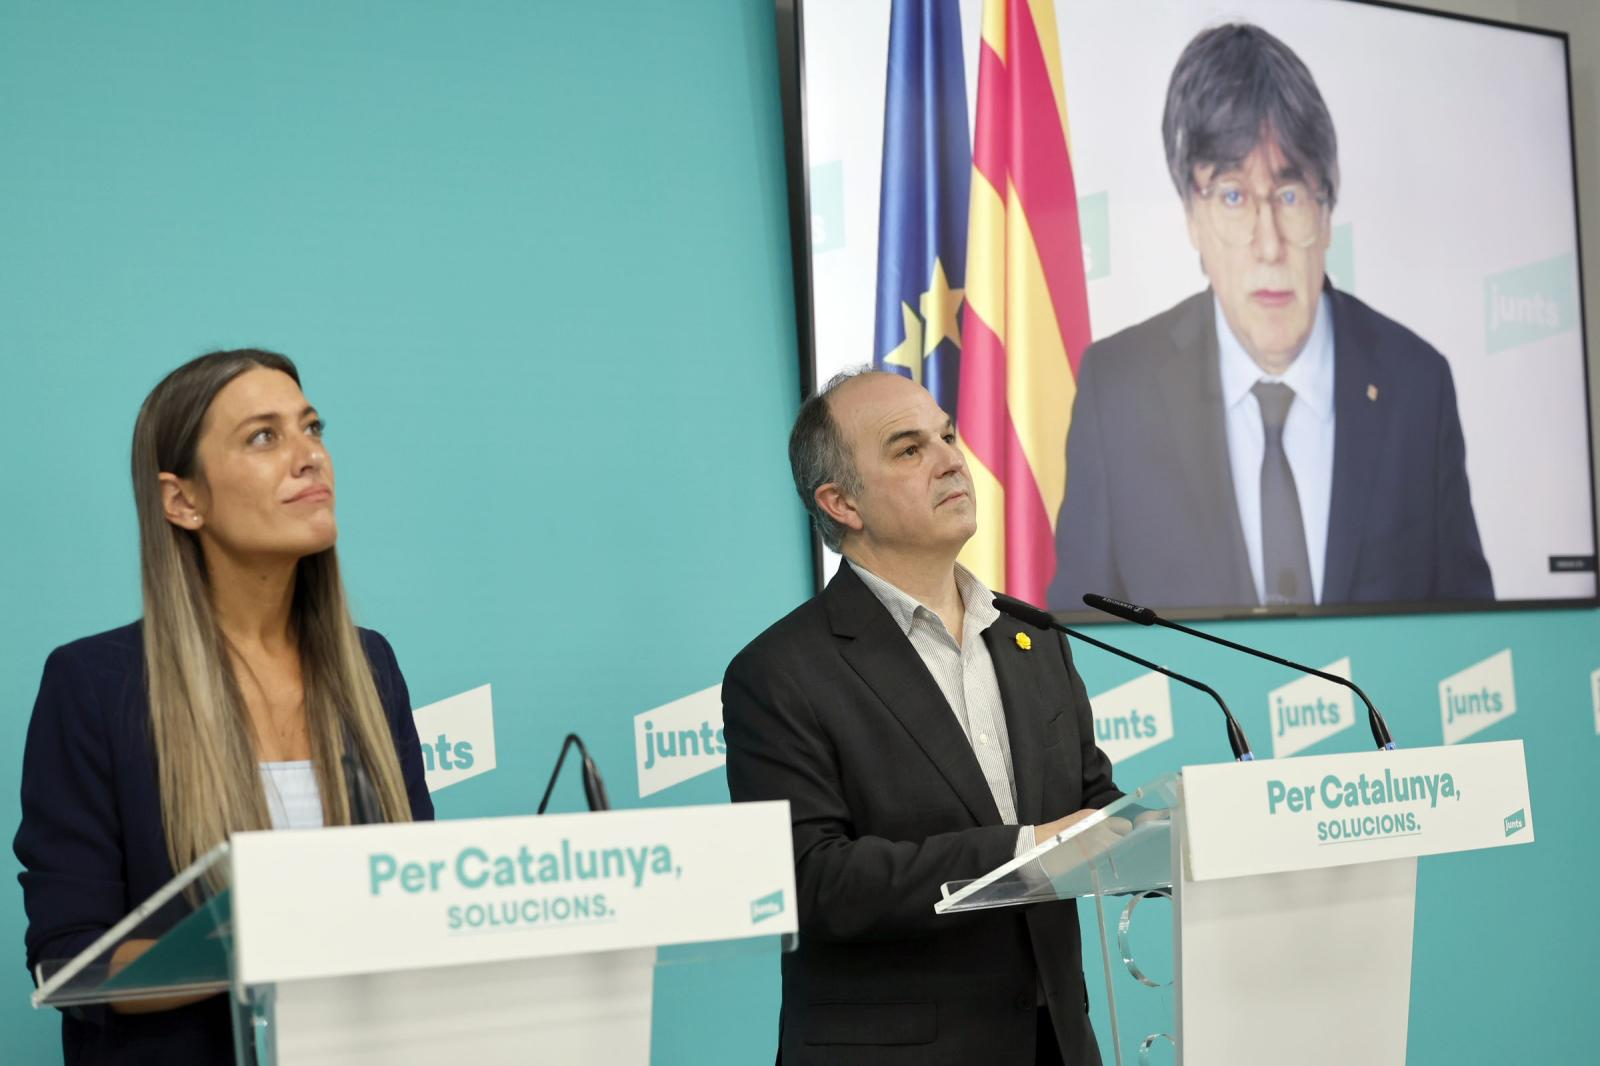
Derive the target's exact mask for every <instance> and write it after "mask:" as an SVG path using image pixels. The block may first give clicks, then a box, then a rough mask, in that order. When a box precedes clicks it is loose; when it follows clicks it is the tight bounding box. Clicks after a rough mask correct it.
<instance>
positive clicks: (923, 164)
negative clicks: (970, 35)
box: [872, 0, 972, 418]
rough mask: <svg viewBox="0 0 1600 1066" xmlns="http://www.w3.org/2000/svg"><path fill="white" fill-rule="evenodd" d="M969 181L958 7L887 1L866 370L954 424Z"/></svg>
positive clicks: (947, 0) (930, 0) (951, 0)
mask: <svg viewBox="0 0 1600 1066" xmlns="http://www.w3.org/2000/svg"><path fill="white" fill-rule="evenodd" d="M971 173H972V149H971V146H970V144H969V142H968V140H967V71H966V65H965V63H964V62H963V60H962V51H961V11H960V8H959V7H958V6H957V3H956V0H894V3H893V5H892V6H891V8H890V14H889V62H888V77H887V82H886V84H885V95H884V108H883V178H882V183H881V186H880V195H879V199H878V204H879V217H878V291H877V321H876V325H875V328H874V330H873V333H874V336H873V347H872V355H873V359H872V362H873V365H874V366H876V367H878V368H879V369H881V370H889V371H892V372H894V373H897V374H901V375H903V376H905V377H909V378H910V379H911V380H912V381H915V382H917V383H918V384H920V385H922V386H924V387H925V388H927V390H928V391H929V392H931V393H932V394H933V397H934V399H936V400H937V401H939V406H940V407H943V408H944V409H945V410H946V411H947V412H949V414H950V416H951V417H952V418H955V417H957V411H956V402H957V387H958V382H959V380H960V366H961V363H960V359H961V325H960V316H959V313H958V312H959V311H960V308H961V284H962V282H961V279H962V276H963V274H964V273H965V271H966V259H967V202H968V199H969V195H970V194H969V192H968V189H967V182H968V179H969V177H970V175H971Z"/></svg>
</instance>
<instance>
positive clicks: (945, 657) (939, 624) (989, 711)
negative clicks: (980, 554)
mask: <svg viewBox="0 0 1600 1066" xmlns="http://www.w3.org/2000/svg"><path fill="white" fill-rule="evenodd" d="M850 566H851V569H853V570H855V572H856V573H857V574H858V575H860V577H861V580H862V581H863V582H864V583H865V584H866V586H867V588H869V589H871V590H872V594H873V595H874V596H876V597H877V598H878V601H879V602H880V603H882V604H883V606H884V607H885V608H886V609H887V610H888V612H889V615H890V617H892V618H893V619H894V621H895V624H896V625H898V626H899V627H900V631H901V632H902V633H904V634H905V635H906V639H907V640H909V641H911V646H912V647H913V648H915V649H916V652H917V657H918V658H920V659H921V660H922V665H923V666H925V667H927V669H928V673H929V674H931V675H932V676H933V680H934V683H935V684H936V685H938V686H939V691H940V692H941V693H943V694H944V698H945V702H946V703H948V704H949V705H950V710H951V711H953V712H954V713H955V716H956V722H957V723H959V724H960V726H961V731H962V732H963V733H965V734H966V737H967V743H968V744H970V745H972V754H973V755H975V756H976V757H977V759H978V766H979V768H980V769H982V770H983V777H984V780H985V781H987V782H988V783H989V792H990V793H991V794H992V795H993V796H994V804H995V806H996V807H998V808H999V809H1000V818H1001V820H1002V821H1004V822H1005V823H1006V824H1007V825H1016V824H1017V786H1016V776H1015V773H1014V771H1013V769H1012V764H1011V740H1010V737H1009V736H1008V734H1007V733H1006V713H1005V707H1004V705H1002V703H1001V701H1000V680H999V678H997V677H996V676H995V672H994V660H993V659H991V658H990V657H989V645H988V644H987V643H985V642H984V639H983V631H984V630H985V629H988V628H989V627H990V626H992V625H994V623H995V622H996V621H998V620H999V618H1000V612H999V611H998V610H997V609H996V608H995V605H994V593H993V592H991V591H990V590H989V588H988V587H987V586H986V585H984V583H983V582H982V581H979V580H978V578H977V576H976V575H974V574H973V573H972V571H970V570H968V569H967V568H966V567H964V566H962V565H961V564H960V563H957V564H956V589H957V591H959V592H960V593H961V603H962V605H963V606H964V607H965V609H966V618H965V620H964V621H963V622H962V626H961V641H960V643H957V642H956V639H955V637H953V636H951V634H950V630H949V629H947V628H946V627H945V624H944V620H943V619H941V618H940V617H939V616H938V614H936V613H935V612H934V611H933V610H932V609H931V608H929V607H928V606H927V605H926V604H924V603H921V602H920V601H918V600H917V599H915V598H914V597H912V596H911V595H910V594H909V593H907V592H905V591H903V590H901V589H899V588H896V587H895V586H894V585H891V584H890V583H889V582H887V581H885V580H884V579H883V578H881V577H879V576H878V575H877V574H874V573H873V572H872V571H870V570H868V569H867V568H866V567H864V566H862V565H861V564H860V563H857V562H855V561H854V560H851V562H850ZM1033 846H1034V838H1033V826H1031V825H1025V826H1022V827H1021V829H1020V831H1019V832H1018V834H1017V848H1016V852H1015V854H1017V855H1021V854H1022V853H1023V852H1025V851H1029V850H1031V849H1032V848H1033Z"/></svg>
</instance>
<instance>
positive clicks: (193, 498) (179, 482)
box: [157, 474, 205, 531]
mask: <svg viewBox="0 0 1600 1066" xmlns="http://www.w3.org/2000/svg"><path fill="white" fill-rule="evenodd" d="M157 476H158V477H159V478H160V479H161V510H162V512H163V513H164V514H165V515H166V516H167V521H168V522H171V523H172V524H173V525H175V526H177V527H178V528H179V529H187V530H191V531H192V530H197V529H199V528H200V527H201V526H202V525H204V524H205V515H204V514H202V513H201V509H200V494H199V492H198V491H196V489H195V486H194V485H193V484H192V483H191V482H189V481H186V480H185V479H183V478H181V477H179V476H178V475H177V474H158V475H157Z"/></svg>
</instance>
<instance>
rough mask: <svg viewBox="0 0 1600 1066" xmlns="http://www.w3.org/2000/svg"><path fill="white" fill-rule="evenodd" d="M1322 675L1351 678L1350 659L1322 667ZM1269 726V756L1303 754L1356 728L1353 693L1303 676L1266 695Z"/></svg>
mask: <svg viewBox="0 0 1600 1066" xmlns="http://www.w3.org/2000/svg"><path fill="white" fill-rule="evenodd" d="M1322 672H1323V673H1325V674H1333V675H1334V676H1335V677H1342V678H1344V679H1345V680H1346V681H1348V680H1349V679H1350V658H1349V656H1346V657H1345V658H1343V659H1340V660H1339V661H1338V662H1332V663H1329V664H1328V665H1327V666H1324V667H1322ZM1267 713H1268V714H1269V715H1270V716H1271V724H1272V757H1273V758H1274V759H1282V758H1285V757H1286V756H1289V755H1294V754H1295V753H1297V752H1301V751H1305V750H1306V749H1307V748H1309V747H1311V745H1313V744H1315V743H1317V742H1318V741H1322V740H1327V739H1328V738H1329V737H1331V736H1333V735H1334V734H1335V733H1342V732H1344V731H1345V730H1346V729H1349V728H1350V727H1351V726H1353V725H1355V722H1356V712H1355V693H1353V692H1351V691H1350V690H1349V689H1347V688H1344V687H1342V686H1340V685H1335V684H1334V683H1333V682H1331V681H1324V680H1322V678H1320V677H1302V678H1300V679H1299V680H1298V681H1291V682H1289V683H1288V684H1287V685H1283V686H1282V687H1280V688H1275V689H1273V690H1272V691H1271V692H1269V693H1267Z"/></svg>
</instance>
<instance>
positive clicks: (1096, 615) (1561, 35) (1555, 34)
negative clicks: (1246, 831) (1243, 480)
mask: <svg viewBox="0 0 1600 1066" xmlns="http://www.w3.org/2000/svg"><path fill="white" fill-rule="evenodd" d="M775 2H776V11H777V43H778V77H779V83H780V94H781V103H782V113H783V141H784V167H785V170H786V172H787V176H788V193H789V195H788V201H789V247H790V256H791V268H792V274H793V278H794V306H795V338H796V342H797V344H796V347H797V349H798V355H799V361H800V397H801V399H802V400H803V399H804V398H805V397H807V396H809V395H811V394H812V392H814V391H815V390H816V388H817V384H818V383H817V380H816V378H817V369H816V366H817V363H816V346H815V330H814V325H813V322H814V316H813V310H814V308H813V302H812V282H811V259H812V255H811V189H810V168H809V165H808V154H807V146H806V131H805V113H806V111H805V33H804V27H805V0H775ZM1342 2H1344V3H1353V4H1361V5H1363V6H1366V7H1380V8H1387V9H1390V10H1394V11H1403V12H1407V13H1410V14H1416V15H1426V16H1429V17H1432V18H1440V19H1450V20H1452V21H1456V22H1468V23H1474V24H1477V25H1481V26H1491V27H1494V28H1496V29H1502V30H1511V31H1515V32H1518V33H1531V34H1535V35H1538V36H1544V37H1551V38H1555V39H1557V40H1559V41H1560V42H1561V59H1562V64H1563V69H1564V74H1565V78H1566V88H1567V143H1568V147H1569V150H1570V158H1571V161H1572V173H1571V181H1572V223H1573V229H1574V232H1575V233H1576V234H1577V240H1576V242H1575V258H1576V262H1577V268H1578V328H1579V343H1580V345H1581V347H1582V350H1583V403H1584V425H1585V429H1586V431H1587V436H1586V439H1587V442H1588V454H1587V455H1586V456H1585V458H1586V460H1587V462H1586V467H1587V469H1588V472H1589V531H1590V537H1591V543H1592V544H1594V545H1595V550H1596V555H1597V556H1600V485H1597V484H1596V480H1595V455H1594V442H1595V426H1594V397H1593V391H1592V390H1593V383H1592V381H1591V378H1590V371H1589V363H1590V352H1589V321H1588V305H1587V301H1586V299H1585V294H1586V290H1585V286H1584V270H1583V224H1582V219H1583V211H1582V204H1581V202H1580V199H1581V197H1580V192H1581V190H1580V186H1579V181H1578V144H1577V128H1576V123H1575V119H1574V115H1573V96H1572V41H1571V38H1570V36H1569V35H1568V34H1567V33H1566V32H1565V31H1562V30H1553V29H1547V28H1543V27H1538V26H1527V25H1521V24H1518V23H1514V22H1506V21H1503V20H1500V19H1491V18H1482V17H1479V16H1475V15H1462V14H1456V13H1454V12H1447V11H1436V10H1432V9H1429V8H1423V7H1417V6H1415V5H1412V4H1402V3H1394V2H1392V0H1342ZM811 556H812V568H813V575H814V581H815V585H816V590H817V591H818V592H820V591H821V590H822V587H823V586H824V585H825V584H826V583H827V569H826V564H825V561H824V556H823V546H822V541H821V539H820V538H819V537H818V536H817V535H816V532H815V530H812V532H811ZM1595 576H1596V586H1595V594H1594V595H1592V596H1584V597H1561V598H1549V599H1536V600H1498V599H1497V600H1425V601H1384V602H1382V603H1341V604H1329V605H1321V604H1318V605H1307V606H1291V607H1265V606H1241V605H1234V606H1229V607H1182V608H1171V609H1166V608H1162V609H1161V614H1162V616H1163V617H1168V618H1175V619H1183V620H1187V621H1207V620H1211V621H1237V620H1244V619H1257V618H1338V617H1351V616H1370V615H1416V614H1467V613H1479V612H1486V611H1487V612H1502V611H1528V610H1571V609H1575V608H1585V607H1597V606H1600V570H1597V571H1596V572H1595ZM1051 613H1052V614H1054V615H1055V617H1056V618H1058V619H1060V620H1061V621H1063V622H1069V623H1070V622H1077V623H1083V622H1094V621H1105V620H1106V619H1107V617H1108V616H1106V615H1104V614H1102V613H1100V612H1098V611H1093V610H1090V609H1087V608H1085V609H1084V610H1082V611H1052V612H1051Z"/></svg>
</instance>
